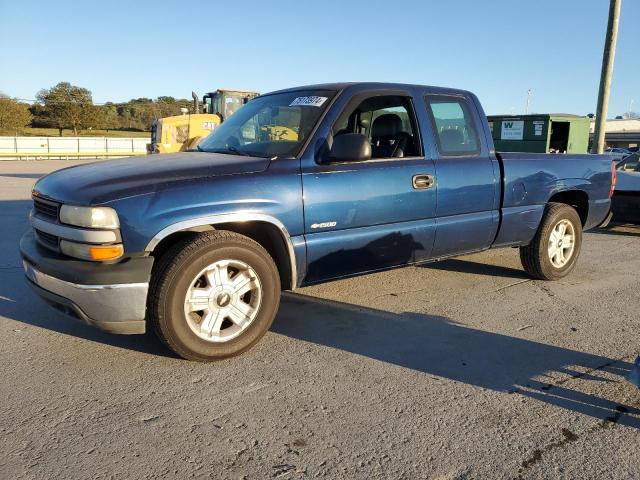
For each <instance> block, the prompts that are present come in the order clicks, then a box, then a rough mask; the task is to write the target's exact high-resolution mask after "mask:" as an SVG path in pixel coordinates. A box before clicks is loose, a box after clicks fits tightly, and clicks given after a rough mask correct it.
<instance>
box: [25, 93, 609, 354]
mask: <svg viewBox="0 0 640 480" xmlns="http://www.w3.org/2000/svg"><path fill="white" fill-rule="evenodd" d="M612 167H613V163H612V162H611V158H610V157H608V156H599V155H547V154H530V153H502V154H500V153H497V152H495V150H494V147H493V142H492V138H491V132H490V130H489V125H488V123H487V121H486V118H485V114H484V112H483V110H482V107H481V105H480V103H479V102H478V99H477V98H476V96H475V95H473V94H472V93H470V92H467V91H462V90H454V89H448V88H435V87H426V86H419V85H402V84H387V83H341V84H325V85H313V86H306V87H300V88H292V89H288V90H281V91H277V92H273V93H269V94H265V95H261V96H259V97H257V98H255V99H254V100H251V101H250V102H249V103H247V104H246V105H245V106H243V107H242V108H241V109H240V110H239V111H238V112H237V113H236V114H235V115H233V117H231V118H229V119H228V120H227V121H226V122H224V123H223V124H222V125H221V126H219V127H218V128H217V129H216V130H215V131H214V132H213V133H212V134H211V135H210V136H208V137H207V138H205V139H204V140H203V141H202V143H201V144H200V145H199V147H198V151H193V152H184V153H178V154H172V155H160V156H157V155H154V156H149V157H145V158H127V159H122V160H115V161H105V162H98V163H93V164H89V165H82V166H75V167H71V168H66V169H63V170H59V171H57V172H54V173H52V174H50V175H47V176H46V177H44V178H42V179H41V180H39V181H38V182H37V184H36V185H35V187H34V190H33V210H32V211H31V214H30V217H31V225H32V227H33V228H32V229H31V230H30V231H29V232H27V233H26V234H25V235H24V237H23V238H22V240H21V244H20V248H21V253H22V258H23V264H24V269H25V273H26V277H27V279H28V281H29V284H30V285H31V286H32V287H33V289H34V290H35V291H36V292H37V293H38V294H39V295H40V296H41V297H42V298H44V299H45V300H46V301H47V302H48V303H50V304H51V305H53V306H54V307H56V308H58V309H59V310H62V311H65V312H67V313H69V314H71V315H74V316H76V317H79V318H80V319H81V320H83V321H84V322H86V323H88V324H91V325H94V326H96V327H98V328H101V329H103V330H107V331H110V332H113V333H126V334H131V333H143V332H145V330H146V328H147V327H150V328H153V329H154V330H155V331H156V332H157V333H158V335H159V336H160V338H161V339H162V340H163V341H164V342H165V343H166V345H167V346H168V347H169V348H171V349H172V350H173V351H174V352H176V353H177V354H178V355H180V356H182V357H184V358H187V359H192V360H200V361H209V360H215V359H219V358H224V357H228V356H231V355H235V354H238V353H240V352H243V351H245V350H246V349H248V348H250V347H251V346H252V345H254V344H255V343H256V342H257V341H258V340H259V339H260V338H261V337H262V335H263V334H264V333H265V332H266V331H267V330H268V329H269V327H270V325H271V323H272V322H273V319H274V317H275V315H276V313H277V310H278V305H279V301H280V292H281V290H293V289H295V288H296V287H300V286H305V285H311V284H317V283H321V282H326V281H329V280H334V279H338V278H344V277H348V276H353V275H359V274H363V273H368V272H374V271H379V270H384V269H389V268H394V267H401V266H404V265H411V264H418V263H423V262H430V261H435V260H440V259H443V258H447V257H451V256H455V255H461V254H466V253H470V252H478V251H481V250H486V249H488V248H497V247H519V248H520V258H521V260H522V264H523V267H524V269H525V270H526V271H527V272H528V274H529V275H531V276H532V277H534V278H537V279H545V280H555V279H559V278H561V277H563V276H565V275H566V274H567V273H569V271H570V270H571V269H572V268H573V267H574V265H575V263H576V260H577V258H578V254H579V252H580V246H581V241H582V231H583V230H584V229H589V228H592V227H595V226H597V225H598V224H600V223H601V222H602V221H603V220H604V219H605V217H606V216H607V214H608V211H609V207H610V197H611V194H612V191H613V187H612V183H613V182H612Z"/></svg>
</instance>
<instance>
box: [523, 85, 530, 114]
mask: <svg viewBox="0 0 640 480" xmlns="http://www.w3.org/2000/svg"><path fill="white" fill-rule="evenodd" d="M530 107H531V89H529V90H527V106H526V107H525V108H524V114H525V115H529V108H530Z"/></svg>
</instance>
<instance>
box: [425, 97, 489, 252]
mask: <svg viewBox="0 0 640 480" xmlns="http://www.w3.org/2000/svg"><path fill="white" fill-rule="evenodd" d="M424 102H425V106H426V108H427V113H428V116H429V117H430V119H431V122H432V129H433V132H434V140H435V143H436V147H437V151H438V158H437V159H436V162H435V177H436V182H437V185H438V205H437V208H436V217H437V233H436V240H435V244H434V248H433V252H432V257H433V258H438V257H445V256H449V255H456V254H461V253H466V252H473V251H477V250H482V249H485V248H488V247H489V246H490V245H491V243H492V242H493V239H494V238H495V235H496V232H497V228H498V225H499V208H500V188H501V185H500V169H499V165H498V164H497V160H496V158H495V156H494V155H493V152H491V151H489V148H488V146H487V142H486V140H485V134H484V131H483V125H484V124H483V122H486V119H485V117H484V112H482V109H481V107H480V106H479V103H477V100H476V99H475V97H473V96H472V95H470V94H437V95H436V94H430V95H426V96H425V97H424Z"/></svg>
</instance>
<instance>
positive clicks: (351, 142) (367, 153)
mask: <svg viewBox="0 0 640 480" xmlns="http://www.w3.org/2000/svg"><path fill="white" fill-rule="evenodd" d="M369 159H371V144H370V143H369V139H368V138H367V137H366V136H365V135H362V134H361V133H343V134H342V135H338V136H337V137H335V138H334V139H333V145H332V146H331V151H330V152H329V161H330V162H361V161H363V160H369Z"/></svg>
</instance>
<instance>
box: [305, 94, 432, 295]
mask: <svg viewBox="0 0 640 480" xmlns="http://www.w3.org/2000/svg"><path fill="white" fill-rule="evenodd" d="M417 101H421V98H420V97H417ZM414 102H415V100H414V98H413V97H412V96H411V95H410V93H409V92H404V91H402V92H397V91H394V92H382V91H381V92H371V91H368V92H367V94H362V95H356V96H354V97H352V98H350V99H345V100H344V104H343V105H342V106H341V107H340V108H339V110H338V111H339V112H341V113H339V114H337V116H336V117H335V118H334V121H333V122H332V124H331V127H330V130H329V134H328V139H327V143H329V142H330V141H333V138H337V136H338V135H342V134H347V133H352V134H353V133H358V134H362V135H366V136H367V138H368V139H369V141H370V142H371V148H372V158H371V159H369V160H364V161H342V162H331V161H329V158H328V155H327V154H326V153H327V152H326V151H325V152H324V154H317V155H316V156H315V158H314V159H307V160H306V161H305V160H303V162H302V188H303V192H304V194H303V198H304V200H303V201H304V217H305V218H304V223H305V240H306V244H307V265H308V268H307V274H306V278H305V281H304V283H314V282H319V281H322V280H327V279H330V278H338V277H343V276H348V275H353V274H356V273H362V272H367V271H373V270H379V269H384V268H388V267H393V266H397V265H403V264H407V263H413V262H419V261H421V260H424V259H426V258H428V257H429V256H430V254H431V249H432V246H433V241H434V236H435V230H434V227H435V220H434V217H435V211H436V210H435V207H436V189H435V185H434V184H433V183H432V182H430V179H431V178H432V177H433V174H434V164H433V161H432V160H431V159H430V158H426V157H425V155H424V148H423V145H422V141H421V136H422V132H421V131H420V127H419V125H418V119H417V118H416V114H415V108H414ZM337 108H338V107H337V106H336V109H337Z"/></svg>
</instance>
